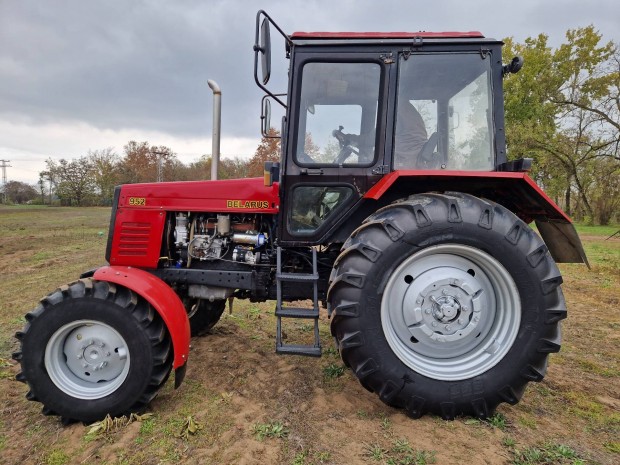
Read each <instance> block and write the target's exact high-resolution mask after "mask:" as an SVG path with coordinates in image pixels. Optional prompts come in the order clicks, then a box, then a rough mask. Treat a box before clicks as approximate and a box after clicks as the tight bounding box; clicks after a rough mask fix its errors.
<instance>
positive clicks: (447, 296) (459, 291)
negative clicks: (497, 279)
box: [403, 267, 484, 343]
mask: <svg viewBox="0 0 620 465" xmlns="http://www.w3.org/2000/svg"><path fill="white" fill-rule="evenodd" d="M442 276H458V277H459V278H458V279H456V278H452V277H450V278H445V277H444V278H442ZM483 293H484V291H483V289H482V288H481V286H480V283H478V282H477V281H476V279H475V278H474V277H473V276H471V275H469V274H468V273H466V272H464V271H463V270H459V269H456V268H454V267H440V268H433V269H432V270H428V271H426V272H423V273H422V274H421V275H419V276H418V277H416V279H415V280H414V281H413V282H412V283H411V285H410V287H409V289H408V290H407V291H406V294H405V299H404V304H405V305H403V318H404V320H405V323H406V324H407V327H408V329H409V332H410V333H411V337H412V338H413V339H411V340H412V342H413V341H416V340H417V341H420V340H421V339H422V340H424V339H425V338H428V339H430V340H432V341H434V342H438V343H450V342H455V341H459V340H466V339H467V338H468V337H470V335H471V333H472V332H473V331H474V330H475V329H476V328H477V327H478V325H479V323H480V318H479V317H477V315H476V314H477V313H480V312H481V311H482V305H481V300H484V299H483ZM411 301H414V302H415V303H414V305H413V306H412V305H409V303H410V302H411Z"/></svg>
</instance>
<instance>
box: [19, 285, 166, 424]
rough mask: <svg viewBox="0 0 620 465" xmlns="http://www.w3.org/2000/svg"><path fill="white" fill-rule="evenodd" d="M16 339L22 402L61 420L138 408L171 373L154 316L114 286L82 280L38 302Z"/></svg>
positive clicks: (163, 338)
mask: <svg viewBox="0 0 620 465" xmlns="http://www.w3.org/2000/svg"><path fill="white" fill-rule="evenodd" d="M26 319H27V320H28V323H27V324H26V326H25V328H24V330H23V331H22V332H18V333H17V334H16V337H17V338H18V339H19V340H20V341H21V351H20V352H17V353H15V354H13V357H14V358H15V359H16V360H18V361H19V362H20V363H21V368H22V372H21V373H20V374H19V375H18V376H17V378H18V380H20V381H24V382H26V383H27V384H28V386H29V388H30V391H29V392H28V394H27V396H26V397H27V398H28V399H29V400H33V401H38V402H41V403H42V404H43V413H45V414H49V415H60V416H61V418H62V419H63V421H65V422H67V421H71V420H78V421H83V422H92V421H96V420H100V419H102V418H103V417H105V416H106V415H107V414H110V415H111V416H113V417H114V416H120V415H124V414H129V413H131V412H137V411H140V410H142V409H143V408H144V407H145V406H146V405H147V404H148V403H149V402H150V401H151V400H152V399H153V398H154V397H155V395H156V394H157V391H158V390H159V388H160V387H161V386H162V385H163V384H164V383H165V381H166V380H167V379H168V376H169V374H170V370H171V368H172V346H171V342H170V336H169V334H168V331H167V329H166V326H165V324H164V322H163V321H162V319H161V318H160V317H159V315H158V314H157V312H156V311H154V310H153V308H152V307H151V306H150V305H149V304H148V302H146V301H145V300H143V299H142V298H140V297H139V296H138V295H137V294H135V293H134V292H132V291H130V290H129V289H126V288H124V287H122V286H118V285H114V284H111V283H107V282H101V281H95V280H92V279H90V278H87V279H82V280H80V281H77V282H75V283H72V284H70V285H68V286H64V287H62V288H60V289H58V290H57V291H56V292H53V293H52V294H50V295H48V296H47V297H45V298H44V299H43V300H42V301H41V304H40V305H39V306H37V308H36V309H35V310H34V311H33V312H31V313H28V314H27V315H26Z"/></svg>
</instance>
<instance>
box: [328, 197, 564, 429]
mask: <svg viewBox="0 0 620 465" xmlns="http://www.w3.org/2000/svg"><path fill="white" fill-rule="evenodd" d="M330 281H331V284H330V289H329V293H328V300H329V304H330V308H331V309H332V311H333V319H332V334H333V335H334V336H335V338H336V340H337V342H338V345H339V349H340V353H341V356H342V358H343V360H344V361H345V363H346V364H347V365H349V366H350V367H351V368H352V369H353V371H354V372H355V374H356V375H357V376H358V378H359V379H360V382H361V383H362V385H364V386H365V387H366V388H367V389H369V390H370V391H374V392H376V393H378V395H379V397H380V398H381V399H382V400H383V401H384V402H385V403H387V404H389V405H392V406H396V407H402V408H405V409H406V410H407V412H408V414H409V415H411V416H413V417H419V416H421V415H423V414H424V413H426V412H430V413H434V414H438V415H441V416H442V417H443V418H446V419H452V418H454V417H455V416H457V415H473V416H476V417H479V418H486V417H487V416H488V415H491V414H492V413H493V411H494V410H495V408H496V407H497V405H498V404H499V403H501V402H508V403H510V404H515V403H517V402H518V401H519V399H520V398H521V396H522V394H523V391H524V390H525V386H526V384H527V383H528V382H529V381H541V380H542V379H543V377H544V375H545V372H546V366H547V358H548V354H549V353H551V352H557V351H558V350H559V349H560V327H559V321H560V320H561V319H562V318H565V316H566V310H565V304H564V298H563V295H562V291H561V289H560V284H561V282H562V278H561V276H560V273H559V271H558V269H557V267H556V265H555V263H554V262H553V259H552V258H551V257H550V255H549V253H548V251H547V248H546V247H545V245H544V243H543V242H542V240H541V239H540V238H539V237H538V236H537V235H536V234H535V233H534V232H533V231H532V230H531V229H530V228H529V227H528V226H527V225H526V224H525V223H523V222H522V221H521V220H519V219H518V218H517V217H516V216H515V215H514V214H512V213H511V212H510V211H509V210H507V209H506V208H504V207H502V206H501V205H498V204H495V203H493V202H489V201H484V200H481V199H479V198H476V197H473V196H471V195H466V194H459V193H447V194H443V195H442V194H425V195H416V196H412V197H411V198H410V199H408V200H406V201H403V202H399V203H396V204H392V205H390V206H388V207H385V208H383V209H381V210H379V211H378V212H376V213H375V214H374V215H372V216H371V217H370V218H368V219H367V220H366V221H365V222H364V224H362V226H360V228H358V229H357V230H356V231H355V232H354V233H353V234H352V235H351V237H350V238H349V239H348V240H347V242H346V243H345V245H344V247H343V251H342V253H341V255H340V256H339V257H338V259H337V261H336V264H335V265H334V270H333V272H332V276H331V280H330Z"/></svg>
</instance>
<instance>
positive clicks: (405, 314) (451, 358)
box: [381, 244, 521, 381]
mask: <svg viewBox="0 0 620 465" xmlns="http://www.w3.org/2000/svg"><path fill="white" fill-rule="evenodd" d="M520 321H521V301H520V298H519V291H518V289H517V286H516V284H515V283H514V280H513V279H512V277H511V276H510V274H509V273H508V271H506V269H505V268H504V267H503V266H502V265H501V263H499V262H498V261H497V260H496V259H494V258H493V257H491V256H490V255H488V254H487V253H485V252H483V251H481V250H479V249H476V248H473V247H469V246H464V245H460V244H442V245H438V246H433V247H428V248H426V249H424V250H421V251H419V252H417V253H415V254H413V255H411V256H410V257H408V258H407V259H405V261H404V262H403V263H401V264H400V265H399V266H398V267H397V268H396V270H395V271H394V272H393V273H392V275H391V276H390V278H389V280H388V282H387V285H386V287H385V292H384V294H383V299H382V302H381V324H382V326H383V332H384V334H385V337H386V340H387V342H388V344H389V345H390V347H391V348H392V350H393V351H394V353H395V354H396V356H397V357H398V358H399V359H400V360H401V361H402V362H403V363H404V364H405V365H407V366H408V367H409V368H411V369H412V370H414V371H416V372H417V373H420V374H422V375H424V376H427V377H429V378H433V379H438V380H445V381H455V380H462V379H468V378H472V377H474V376H477V375H479V374H481V373H484V372H485V371H487V370H489V369H490V368H492V367H493V366H495V365H496V364H497V363H498V362H499V361H500V360H502V359H503V358H504V356H505V355H506V353H507V352H508V351H509V350H510V348H511V347H512V344H513V343H514V341H515V338H516V336H517V333H518V331H519V324H520Z"/></svg>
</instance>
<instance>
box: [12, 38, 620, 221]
mask: <svg viewBox="0 0 620 465" xmlns="http://www.w3.org/2000/svg"><path fill="white" fill-rule="evenodd" d="M548 40H549V38H548V36H547V35H545V34H540V35H538V36H537V37H530V38H527V39H525V41H524V42H523V43H518V42H516V41H514V40H513V39H512V38H508V39H506V40H505V42H506V45H505V47H504V57H505V59H509V58H511V57H512V56H516V55H520V56H522V57H524V59H525V65H524V66H523V69H522V70H521V71H520V72H519V73H517V74H512V75H508V76H507V77H506V79H505V82H504V96H505V112H506V113H505V119H506V140H507V143H508V157H509V158H510V159H518V158H533V159H534V165H533V166H534V167H533V170H532V172H531V176H532V177H533V179H534V180H535V181H536V182H537V183H538V184H539V185H540V186H541V187H542V188H543V189H544V190H545V191H546V192H547V193H548V194H549V195H550V197H551V198H552V199H553V200H554V201H555V202H556V203H557V204H558V205H560V206H561V207H562V208H563V209H564V210H565V211H566V212H567V213H568V214H569V215H572V216H573V217H574V218H576V219H577V220H580V221H586V222H590V223H599V224H608V223H609V222H613V221H620V214H619V209H620V152H619V148H620V49H619V48H618V45H617V44H615V43H614V42H604V41H603V38H602V36H601V35H600V34H599V33H598V32H597V31H596V30H595V28H594V27H593V26H588V27H585V28H578V29H573V30H569V31H567V33H566V40H565V41H564V43H562V44H561V45H560V46H559V47H557V48H553V47H551V46H550V45H549V44H548ZM271 131H272V132H271V134H270V135H271V136H275V135H277V131H275V130H273V129H272V130H271ZM310 145H312V144H310ZM279 152H280V141H279V139H274V138H269V137H267V138H263V139H262V140H261V143H260V145H259V146H258V148H257V150H256V152H255V154H254V156H253V157H252V158H250V159H249V160H244V159H242V158H239V157H235V158H232V159H228V158H224V159H221V160H220V166H219V177H220V178H221V179H227V178H245V177H250V176H261V175H262V172H263V164H264V162H265V161H266V160H278V159H279ZM210 171H211V157H210V156H207V155H205V156H203V157H201V158H200V159H198V160H196V161H194V162H192V163H189V164H184V163H182V162H181V161H179V159H178V158H177V156H176V154H175V153H174V152H173V151H172V149H171V148H169V147H164V146H152V145H149V143H148V142H135V141H131V142H129V143H128V144H127V145H125V146H124V148H123V153H122V154H121V155H119V154H117V153H116V152H114V150H113V149H111V148H108V149H103V150H95V151H90V152H89V153H88V154H87V155H85V156H83V157H80V158H78V159H73V160H66V159H61V160H59V161H54V160H52V159H49V160H47V162H46V169H45V170H44V171H42V172H41V173H40V177H39V182H38V185H37V186H34V187H33V186H28V185H22V184H23V183H16V182H11V183H7V186H6V187H5V194H6V195H7V198H8V199H9V200H13V201H15V202H20V201H24V199H28V200H32V199H35V198H36V199H38V201H39V202H42V203H50V202H53V201H54V199H57V201H58V202H60V203H61V204H63V205H77V206H81V205H110V203H111V202H112V196H113V190H114V186H116V185H119V184H123V183H136V182H155V181H158V180H159V181H192V180H200V179H209V177H210Z"/></svg>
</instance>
